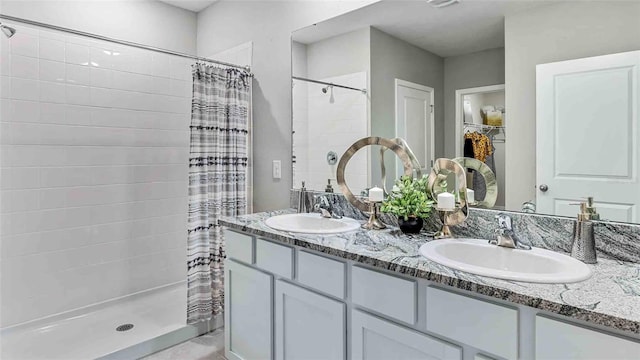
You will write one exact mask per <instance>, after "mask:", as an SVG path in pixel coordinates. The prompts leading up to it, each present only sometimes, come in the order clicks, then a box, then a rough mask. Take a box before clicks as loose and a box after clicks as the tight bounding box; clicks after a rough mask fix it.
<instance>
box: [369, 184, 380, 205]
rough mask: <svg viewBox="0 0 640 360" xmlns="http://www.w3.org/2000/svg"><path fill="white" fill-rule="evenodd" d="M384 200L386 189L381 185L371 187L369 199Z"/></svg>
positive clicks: (372, 200)
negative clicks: (380, 186) (381, 187)
mask: <svg viewBox="0 0 640 360" xmlns="http://www.w3.org/2000/svg"><path fill="white" fill-rule="evenodd" d="M383 200H384V191H383V190H382V189H380V188H379V187H372V188H371V189H369V201H371V202H374V201H376V202H377V201H383Z"/></svg>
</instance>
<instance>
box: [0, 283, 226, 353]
mask: <svg viewBox="0 0 640 360" xmlns="http://www.w3.org/2000/svg"><path fill="white" fill-rule="evenodd" d="M186 294H187V290H186V283H184V282H181V283H179V284H173V285H169V286H164V287H161V288H157V289H153V290H149V291H145V292H142V293H138V294H134V295H130V296H127V297H124V298H120V299H116V300H112V301H108V302H105V303H101V304H98V305H92V306H88V307H86V308H82V309H78V310H73V311H70V312H67V313H63V314H58V315H54V316H51V317H47V318H44V319H40V320H35V321H31V322H28V323H24V324H21V325H17V326H13V327H9V328H6V329H3V330H2V331H1V332H0V358H2V359H16V360H22V359H65V360H72V359H97V358H102V359H123V358H127V359H133V358H139V357H142V356H145V355H148V354H151V353H154V352H156V351H159V350H162V349H164V348H167V347H169V346H173V345H175V344H178V343H180V342H183V341H186V340H188V339H190V338H193V337H196V336H198V335H200V334H203V333H205V332H207V331H209V330H211V329H209V328H208V327H211V328H215V326H214V325H215V324H213V322H211V323H209V324H207V323H206V322H203V323H202V324H200V325H199V326H198V327H196V326H190V325H186V309H187V304H186ZM131 325H133V326H131Z"/></svg>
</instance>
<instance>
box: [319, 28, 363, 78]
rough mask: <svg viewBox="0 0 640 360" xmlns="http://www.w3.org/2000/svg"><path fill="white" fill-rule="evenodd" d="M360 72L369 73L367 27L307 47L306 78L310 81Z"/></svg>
mask: <svg viewBox="0 0 640 360" xmlns="http://www.w3.org/2000/svg"><path fill="white" fill-rule="evenodd" d="M361 71H366V72H367V73H368V72H369V27H366V28H364V29H360V30H356V31H352V32H349V33H346V34H340V35H337V36H333V37H330V38H328V39H324V40H320V41H316V42H314V43H311V44H308V45H307V76H308V77H309V78H311V79H324V78H328V77H333V76H339V75H345V74H351V73H355V72H361ZM367 76H368V75H367Z"/></svg>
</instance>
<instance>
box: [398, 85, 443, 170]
mask: <svg viewBox="0 0 640 360" xmlns="http://www.w3.org/2000/svg"><path fill="white" fill-rule="evenodd" d="M399 86H404V87H408V88H411V89H415V90H420V91H426V92H428V93H429V94H430V101H431V112H430V114H431V116H430V117H429V123H430V124H429V128H430V131H431V138H430V139H427V140H428V141H429V144H430V146H429V148H428V149H425V150H429V152H430V155H431V161H434V160H435V159H434V157H435V156H436V144H435V105H434V89H433V88H432V87H429V86H426V85H422V84H416V83H413V82H410V81H406V80H402V79H398V78H396V79H395V83H394V88H393V96H394V99H393V103H394V116H393V117H394V131H395V134H396V135H395V136H396V137H398V87H399ZM425 135H426V134H425ZM420 165H422V167H423V168H431V164H420ZM397 169H398V161H397V159H396V167H395V170H394V171H397Z"/></svg>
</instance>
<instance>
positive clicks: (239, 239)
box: [224, 228, 253, 264]
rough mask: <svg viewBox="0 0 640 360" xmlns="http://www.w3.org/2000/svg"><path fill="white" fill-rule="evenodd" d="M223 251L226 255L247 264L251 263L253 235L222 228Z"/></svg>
mask: <svg viewBox="0 0 640 360" xmlns="http://www.w3.org/2000/svg"><path fill="white" fill-rule="evenodd" d="M224 241H225V244H224V245H225V252H226V253H227V257H228V258H230V259H235V260H239V261H242V262H244V263H247V264H251V263H253V237H252V236H250V235H245V234H241V233H238V232H235V231H231V230H229V229H226V228H225V230H224Z"/></svg>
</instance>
